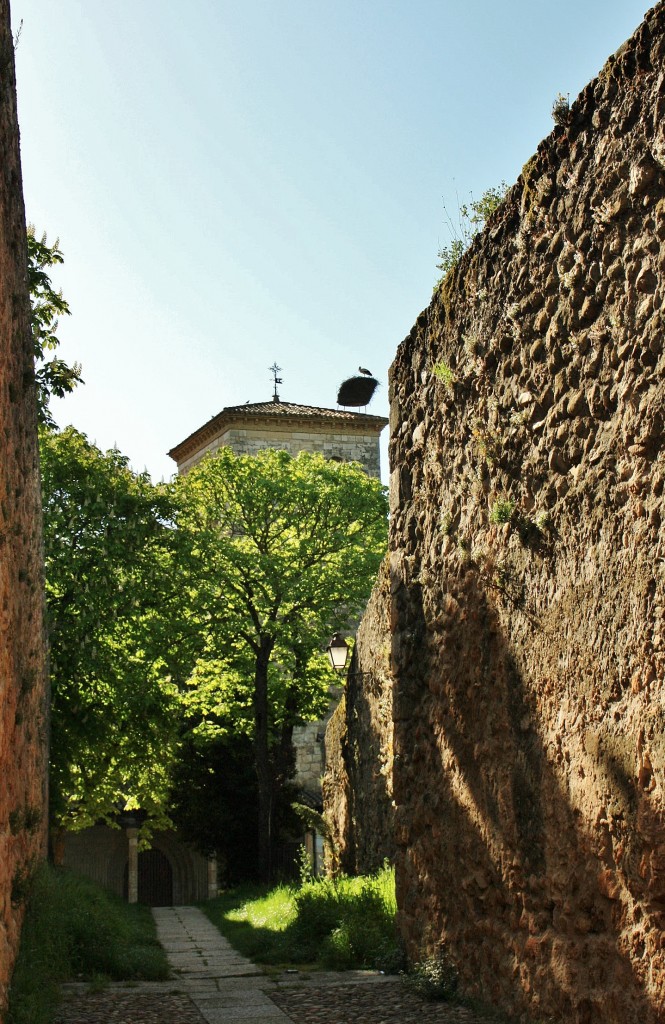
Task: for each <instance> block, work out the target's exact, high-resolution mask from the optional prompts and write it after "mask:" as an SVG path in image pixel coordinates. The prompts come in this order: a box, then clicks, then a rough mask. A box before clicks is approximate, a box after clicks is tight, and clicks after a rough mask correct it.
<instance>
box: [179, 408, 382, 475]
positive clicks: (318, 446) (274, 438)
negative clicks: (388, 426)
mask: <svg viewBox="0 0 665 1024" xmlns="http://www.w3.org/2000/svg"><path fill="white" fill-rule="evenodd" d="M384 423H385V421H384ZM225 445H226V446H228V447H229V448H232V449H233V451H234V452H235V453H236V454H237V455H256V454H257V452H260V451H262V450H263V449H264V448H279V449H281V450H282V451H286V452H289V453H290V454H291V455H294V456H295V455H297V454H298V452H315V453H318V454H319V455H323V456H324V457H325V458H326V459H338V460H340V461H342V462H359V463H360V464H361V465H362V466H364V468H365V469H366V470H367V472H368V474H369V475H370V476H375V477H378V476H380V475H381V467H380V465H379V458H380V455H379V437H378V434H377V433H376V431H375V432H373V433H370V432H367V433H366V434H363V433H356V432H353V431H342V430H335V429H334V428H332V429H330V430H325V429H316V427H315V426H312V427H311V428H310V427H307V428H305V427H304V425H303V424H300V425H299V426H298V427H297V429H293V428H291V427H289V426H288V424H285V423H276V424H275V425H274V426H272V425H270V426H269V427H268V426H266V425H265V424H258V425H257V426H255V427H233V428H231V429H229V430H226V431H224V433H222V434H220V435H219V436H218V437H216V438H214V439H213V440H211V441H210V442H209V443H208V444H207V445H205V446H204V447H202V448H201V449H200V451H197V452H196V454H195V455H193V456H192V457H191V458H189V459H185V460H184V461H183V462H182V463H181V464H180V465H179V466H178V472H179V473H187V472H188V471H189V470H190V469H192V467H193V466H195V465H196V464H197V462H200V461H201V459H202V458H203V456H204V455H207V454H209V453H212V452H216V451H218V449H219V448H223V447H224V446H225Z"/></svg>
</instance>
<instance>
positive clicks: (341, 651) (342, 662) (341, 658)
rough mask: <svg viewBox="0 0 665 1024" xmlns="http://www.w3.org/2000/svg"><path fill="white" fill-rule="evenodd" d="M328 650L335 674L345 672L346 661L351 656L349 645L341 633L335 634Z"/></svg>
mask: <svg viewBox="0 0 665 1024" xmlns="http://www.w3.org/2000/svg"><path fill="white" fill-rule="evenodd" d="M326 650H327V652H328V658H329V660H330V665H331V668H333V669H334V670H335V672H343V671H344V669H345V667H346V659H347V658H348V656H349V645H348V644H347V642H346V640H345V639H344V637H343V636H342V634H341V633H333V635H332V636H331V638H330V643H329V644H328V646H327V647H326Z"/></svg>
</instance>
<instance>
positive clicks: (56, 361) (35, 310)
mask: <svg viewBox="0 0 665 1024" xmlns="http://www.w3.org/2000/svg"><path fill="white" fill-rule="evenodd" d="M63 262H64V257H63V255H62V252H61V251H60V243H59V241H58V239H56V241H55V243H54V244H53V245H51V246H49V245H47V242H46V235H45V234H44V235H42V237H41V240H39V239H38V238H37V236H36V235H35V228H34V225H33V224H30V225H29V226H28V286H29V289H30V305H31V309H32V313H31V326H32V339H33V344H34V351H35V363H36V367H35V382H36V386H37V409H38V413H39V419H40V421H41V422H42V423H44V424H47V425H49V426H54V422H53V417H52V415H51V412H50V410H49V401H50V399H51V395H55V396H56V397H57V398H62V397H63V396H64V395H66V394H69V393H70V392H72V391H73V390H74V388H75V387H76V385H77V384H81V383H83V381H82V378H81V366H80V364H79V363H74V365H73V366H69V365H68V364H67V363H66V362H65V361H64V359H60V358H59V357H58V356H56V355H52V356H51V357H50V358H49V355H50V353H53V352H55V350H56V349H57V348H58V346H59V344H60V341H59V339H58V337H57V335H56V331H57V330H58V321H59V317H61V316H69V315H70V309H69V303H68V302H67V300H66V299H64V298H63V297H62V292H61V291H59V292H56V291H55V289H54V288H53V285H52V284H51V278H50V276H49V274H48V271H49V270H50V269H51V267H55V266H57V265H58V264H61V263H63Z"/></svg>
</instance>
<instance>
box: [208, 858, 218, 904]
mask: <svg viewBox="0 0 665 1024" xmlns="http://www.w3.org/2000/svg"><path fill="white" fill-rule="evenodd" d="M216 896H217V858H216V857H208V899H209V900H214V899H215V897H216Z"/></svg>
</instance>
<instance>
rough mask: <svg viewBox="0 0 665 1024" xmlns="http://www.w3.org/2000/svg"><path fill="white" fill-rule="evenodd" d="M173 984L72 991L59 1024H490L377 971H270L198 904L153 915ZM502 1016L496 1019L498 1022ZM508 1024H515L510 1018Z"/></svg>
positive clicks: (79, 986) (69, 989)
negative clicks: (247, 954) (235, 943)
mask: <svg viewBox="0 0 665 1024" xmlns="http://www.w3.org/2000/svg"><path fill="white" fill-rule="evenodd" d="M154 914H155V919H156V921H157V929H158V935H159V940H160V942H161V943H162V945H163V946H164V949H165V950H166V953H167V955H168V958H169V964H170V966H171V970H172V972H173V975H172V980H170V981H164V982H147V983H139V984H134V985H132V984H130V983H124V984H121V983H120V984H119V983H116V984H109V985H108V986H107V987H106V988H104V989H102V990H101V991H90V988H89V986H86V985H83V984H76V985H69V986H66V989H65V995H64V1000H63V1003H62V1006H61V1008H60V1010H59V1013H58V1015H57V1018H56V1020H55V1022H54V1024H324V1022H325V1024H488V1022H489V1021H491V1020H492V1019H493V1018H491V1017H488V1016H484V1015H483V1014H480V1013H476V1012H474V1011H472V1010H468V1009H466V1008H463V1007H460V1006H453V1005H451V1004H449V1003H433V1002H426V1001H424V1000H422V999H420V998H419V997H418V996H416V995H415V994H414V993H413V992H411V991H410V990H409V989H408V988H407V987H406V986H405V985H404V984H403V982H402V981H400V980H399V979H397V978H391V977H386V976H385V975H380V974H377V973H376V972H372V971H349V972H347V973H344V974H338V973H335V972H327V971H326V972H320V973H309V972H306V973H305V972H304V973H301V974H299V973H298V972H291V971H288V972H284V973H283V974H281V975H278V976H269V975H267V974H264V973H263V971H261V970H260V968H258V967H257V966H256V965H255V964H253V963H251V961H249V960H246V959H245V958H244V957H242V956H240V955H239V954H238V953H237V952H236V951H235V950H234V949H232V948H231V946H230V945H229V943H228V942H227V940H226V939H224V938H223V937H222V936H221V935H220V934H219V932H218V931H217V929H216V928H214V926H213V925H212V924H211V923H210V921H208V920H207V918H205V917H204V915H203V914H202V913H201V911H200V910H198V909H196V908H194V907H173V908H160V909H159V910H155V911H154ZM494 1019H496V1018H494ZM504 1024H508V1022H506V1021H505V1019H504Z"/></svg>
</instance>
